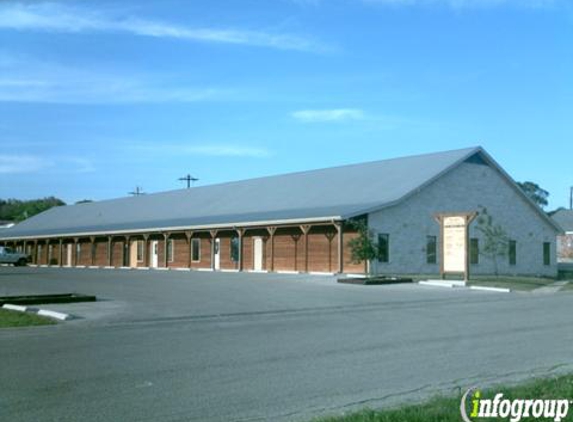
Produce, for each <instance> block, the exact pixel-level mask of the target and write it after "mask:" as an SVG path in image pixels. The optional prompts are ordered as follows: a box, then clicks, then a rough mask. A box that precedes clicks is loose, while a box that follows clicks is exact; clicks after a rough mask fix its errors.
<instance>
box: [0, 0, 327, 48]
mask: <svg viewBox="0 0 573 422" xmlns="http://www.w3.org/2000/svg"><path fill="white" fill-rule="evenodd" d="M0 28H4V29H12V30H20V31H49V32H67V33H80V32H92V33H93V32H117V33H128V34H132V35H138V36H146V37H156V38H173V39H180V40H187V41H199V42H212V43H225V44H242V45H251V46H258V47H269V48H276V49H282V50H298V51H313V52H325V51H329V50H331V48H330V47H328V46H326V45H324V44H322V43H320V42H317V41H315V40H313V39H310V38H308V37H302V36H298V35H292V34H285V33H271V32H266V31H256V30H243V29H233V28H194V27H189V26H182V25H175V24H171V23H166V22H160V21H153V20H146V19H140V18H136V17H132V16H128V17H121V16H114V15H112V14H109V13H103V12H101V11H94V10H89V9H86V8H78V7H75V8H72V7H69V6H63V5H61V4H55V3H39V4H35V3H31V4H28V3H13V2H4V3H3V4H2V5H1V6H0Z"/></svg>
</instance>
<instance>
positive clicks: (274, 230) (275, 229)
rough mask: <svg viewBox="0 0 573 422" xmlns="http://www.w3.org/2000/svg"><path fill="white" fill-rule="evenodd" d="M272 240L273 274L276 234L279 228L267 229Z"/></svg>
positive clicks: (273, 268) (272, 268)
mask: <svg viewBox="0 0 573 422" xmlns="http://www.w3.org/2000/svg"><path fill="white" fill-rule="evenodd" d="M267 231H268V232H269V236H270V238H271V239H270V240H271V272H273V271H274V270H275V233H276V231H277V228H276V227H275V226H271V227H267Z"/></svg>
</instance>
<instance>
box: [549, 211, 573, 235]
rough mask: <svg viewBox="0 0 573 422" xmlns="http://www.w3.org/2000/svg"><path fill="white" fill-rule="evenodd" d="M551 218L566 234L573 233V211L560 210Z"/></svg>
mask: <svg viewBox="0 0 573 422" xmlns="http://www.w3.org/2000/svg"><path fill="white" fill-rule="evenodd" d="M551 218H553V220H555V221H556V222H557V224H559V225H560V226H561V227H562V228H563V230H565V231H566V232H573V210H559V211H557V212H556V213H555V214H553V215H552V216H551Z"/></svg>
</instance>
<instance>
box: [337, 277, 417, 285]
mask: <svg viewBox="0 0 573 422" xmlns="http://www.w3.org/2000/svg"><path fill="white" fill-rule="evenodd" d="M338 282H339V283H342V284H360V285H364V286H377V285H384V284H401V283H412V282H413V279H411V278H407V277H385V276H374V277H363V278H353V277H348V278H339V279H338Z"/></svg>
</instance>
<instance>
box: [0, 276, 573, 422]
mask: <svg viewBox="0 0 573 422" xmlns="http://www.w3.org/2000/svg"><path fill="white" fill-rule="evenodd" d="M64 292H78V293H85V294H95V295H96V296H98V298H100V299H101V301H99V302H96V303H83V304H70V305H51V306H48V308H50V309H57V310H62V311H68V312H71V313H73V314H75V315H77V316H78V317H79V318H78V319H77V320H74V321H70V322H65V323H61V324H58V325H57V326H49V327H35V328H24V329H5V330H2V331H0V342H1V343H0V344H2V348H0V360H1V361H2V374H1V375H0V391H1V393H0V404H1V412H2V418H4V417H5V418H6V419H9V420H14V421H44V420H46V421H47V420H58V421H68V420H69V421H75V420H84V421H110V420H122V421H145V420H149V421H152V420H153V421H156V420H162V421H188V420H198V421H231V420H232V421H244V420H273V421H289V420H295V421H299V420H300V421H305V420H308V419H309V418H311V417H313V416H316V415H323V414H339V413H341V412H346V411H349V410H353V409H357V408H361V407H364V406H370V407H377V406H389V405H392V404H396V403H401V402H404V401H408V400H419V399H423V398H425V397H429V396H432V395H434V394H436V393H438V392H444V393H448V392H453V391H456V389H457V388H468V387H472V386H475V385H485V384H490V383H492V382H496V381H510V382H511V381H518V380H520V379H523V378H526V377H528V376H531V375H532V374H533V375H535V374H537V375H546V374H551V373H554V372H560V371H566V370H570V369H571V366H572V364H573V358H572V357H571V344H572V340H573V331H572V330H571V328H570V327H571V326H572V323H573V314H572V313H571V312H570V310H571V308H572V305H573V294H571V293H560V294H551V295H535V294H528V293H512V294H501V293H488V292H476V291H468V290H457V289H442V288H431V287H423V286H418V285H393V286H350V285H339V284H337V283H336V282H335V279H334V278H333V277H325V276H322V277H321V276H307V275H277V274H272V275H271V274H250V273H241V274H237V273H202V272H183V271H137V270H132V271H128V270H104V269H101V270H95V269H50V268H8V267H2V268H0V296H6V295H16V294H28V293H30V294H31V293H34V294H40V293H64Z"/></svg>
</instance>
